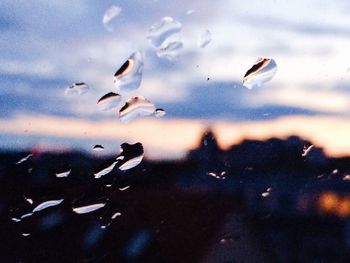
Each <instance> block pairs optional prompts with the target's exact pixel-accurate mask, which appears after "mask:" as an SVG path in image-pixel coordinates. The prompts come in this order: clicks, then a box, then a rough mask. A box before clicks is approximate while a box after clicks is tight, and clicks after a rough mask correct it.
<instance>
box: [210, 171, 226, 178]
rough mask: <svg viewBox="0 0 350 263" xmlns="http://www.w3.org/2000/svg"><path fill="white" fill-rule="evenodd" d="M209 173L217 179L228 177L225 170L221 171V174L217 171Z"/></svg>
mask: <svg viewBox="0 0 350 263" xmlns="http://www.w3.org/2000/svg"><path fill="white" fill-rule="evenodd" d="M207 175H209V176H211V177H214V178H216V179H221V180H225V179H226V177H225V175H226V172H225V171H223V172H221V173H220V174H218V173H216V172H209V173H207Z"/></svg>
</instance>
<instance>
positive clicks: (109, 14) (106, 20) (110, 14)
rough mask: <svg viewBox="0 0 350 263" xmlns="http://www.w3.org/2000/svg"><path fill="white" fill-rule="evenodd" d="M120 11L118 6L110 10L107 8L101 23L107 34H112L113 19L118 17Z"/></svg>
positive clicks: (113, 27) (113, 6)
mask: <svg viewBox="0 0 350 263" xmlns="http://www.w3.org/2000/svg"><path fill="white" fill-rule="evenodd" d="M121 11H122V9H121V8H120V7H119V6H115V5H112V6H111V7H110V8H108V9H107V10H106V12H105V14H104V15H103V18H102V23H103V26H104V27H105V29H106V30H107V31H109V32H113V31H114V29H115V24H114V22H115V18H116V17H117V16H119V14H120V13H121Z"/></svg>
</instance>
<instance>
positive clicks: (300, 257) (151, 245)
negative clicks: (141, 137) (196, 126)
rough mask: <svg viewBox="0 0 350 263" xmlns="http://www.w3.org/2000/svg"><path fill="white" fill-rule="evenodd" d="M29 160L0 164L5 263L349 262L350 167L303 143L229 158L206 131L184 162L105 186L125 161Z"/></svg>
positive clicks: (237, 148) (16, 156) (70, 156)
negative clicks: (87, 208) (92, 207)
mask: <svg viewBox="0 0 350 263" xmlns="http://www.w3.org/2000/svg"><path fill="white" fill-rule="evenodd" d="M30 153H32V156H31V158H28V160H26V161H24V162H22V163H19V164H16V162H18V160H20V159H21V158H23V157H25V156H27V155H28V154H29V152H2V153H1V154H0V188H1V191H0V195H1V198H0V214H1V217H0V220H1V224H0V225H1V227H0V229H1V230H0V234H1V235H0V239H1V244H2V245H1V253H0V261H1V262H222V263H228V262H230V263H236V262H240V263H244V262H350V220H349V218H350V158H349V157H344V158H337V159H336V158H330V157H327V156H326V155H325V154H324V153H323V151H322V149H320V148H318V147H317V146H316V145H315V146H313V145H312V142H308V141H305V140H303V139H301V138H299V137H295V136H292V137H289V138H287V139H285V140H281V139H274V138H272V139H269V140H267V141H252V140H246V141H243V142H242V143H241V144H239V145H234V146H232V147H231V148H229V149H227V150H222V149H220V147H219V146H218V144H217V142H216V139H215V135H214V134H213V132H211V131H210V130H208V131H207V132H205V134H203V136H202V139H201V141H200V142H199V145H198V147H197V148H196V149H193V150H191V151H190V152H189V153H188V155H187V158H186V159H185V160H177V161H158V162H155V161H148V160H143V161H142V162H141V164H140V165H138V166H136V167H135V168H133V169H130V170H127V171H120V170H118V169H114V170H113V171H112V172H111V173H109V174H107V175H105V176H103V177H101V178H99V179H95V178H94V173H96V172H98V171H100V170H101V169H103V168H105V167H107V166H109V165H110V164H111V163H112V162H113V160H115V156H112V157H106V156H102V155H101V156H99V155H86V154H82V153H79V152H69V153H68V152H67V153H41V152H40V151H38V150H32V151H30ZM67 170H71V172H70V174H69V176H67V177H63V178H58V177H56V174H57V173H60V172H64V171H67ZM128 186H130V187H128ZM58 199H64V201H63V202H62V203H61V204H60V205H58V206H52V207H49V208H47V209H44V210H42V211H40V212H38V213H34V214H32V215H31V214H30V215H29V216H27V217H26V216H25V217H23V215H25V214H28V213H31V211H32V210H33V207H35V206H37V205H38V204H40V203H42V202H44V201H48V200H58ZM28 200H30V201H28ZM31 201H33V202H31ZM101 202H103V203H106V205H105V207H103V208H102V209H99V210H97V211H94V212H91V213H86V214H77V213H74V212H73V211H72V208H73V207H77V206H82V205H89V204H94V203H101ZM116 213H120V214H118V217H115V216H113V215H116Z"/></svg>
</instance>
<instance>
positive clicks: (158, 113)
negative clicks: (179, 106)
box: [154, 108, 166, 118]
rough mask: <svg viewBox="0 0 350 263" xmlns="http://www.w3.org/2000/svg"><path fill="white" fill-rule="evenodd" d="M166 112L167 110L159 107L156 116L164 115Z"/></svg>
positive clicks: (155, 112)
mask: <svg viewBox="0 0 350 263" xmlns="http://www.w3.org/2000/svg"><path fill="white" fill-rule="evenodd" d="M165 114H166V111H165V110H163V109H161V108H158V109H156V110H155V111H154V116H156V117H157V118H160V117H163V116H164V115H165Z"/></svg>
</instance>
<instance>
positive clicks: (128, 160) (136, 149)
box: [117, 142, 144, 171]
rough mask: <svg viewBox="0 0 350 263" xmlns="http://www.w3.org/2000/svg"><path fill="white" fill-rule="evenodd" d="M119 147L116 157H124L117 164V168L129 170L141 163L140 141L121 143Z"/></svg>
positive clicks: (141, 150)
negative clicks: (119, 150) (118, 164)
mask: <svg viewBox="0 0 350 263" xmlns="http://www.w3.org/2000/svg"><path fill="white" fill-rule="evenodd" d="M120 147H121V153H120V154H119V156H118V157H117V158H119V157H120V156H123V157H124V158H123V160H122V164H121V165H120V166H119V170H122V171H125V170H129V169H131V168H134V167H135V166H137V165H139V164H140V163H141V161H142V158H143V154H144V150H143V146H142V144H141V143H139V142H138V143H135V144H128V143H123V144H122V145H121V146H120ZM120 162H121V161H120Z"/></svg>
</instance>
